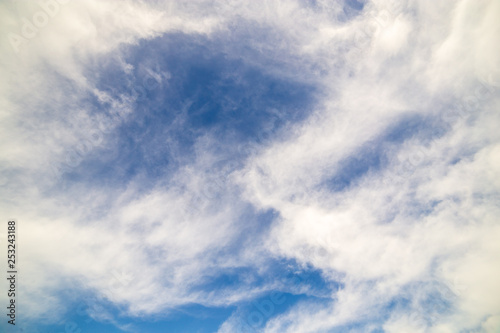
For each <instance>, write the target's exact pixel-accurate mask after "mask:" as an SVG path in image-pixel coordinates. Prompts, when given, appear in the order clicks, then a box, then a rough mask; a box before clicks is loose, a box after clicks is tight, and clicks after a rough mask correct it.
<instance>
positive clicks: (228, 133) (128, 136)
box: [69, 34, 315, 184]
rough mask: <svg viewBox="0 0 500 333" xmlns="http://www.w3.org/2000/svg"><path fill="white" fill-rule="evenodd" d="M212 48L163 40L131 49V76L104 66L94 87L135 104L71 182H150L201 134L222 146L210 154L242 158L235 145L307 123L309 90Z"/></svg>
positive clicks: (178, 161) (183, 156) (186, 157)
mask: <svg viewBox="0 0 500 333" xmlns="http://www.w3.org/2000/svg"><path fill="white" fill-rule="evenodd" d="M210 43H211V42H210V41H209V40H206V39H203V38H201V37H191V36H184V35H178V34H174V35H167V36H163V37H161V38H157V39H154V40H152V41H147V42H142V43H140V44H139V45H138V46H134V47H131V48H130V49H128V50H127V52H126V54H127V56H126V57H125V58H124V61H125V62H127V63H128V64H130V65H131V66H133V70H131V71H130V72H129V73H125V72H124V70H123V68H122V67H121V66H118V65H117V64H115V63H113V62H105V63H104V64H102V65H101V66H102V68H100V69H99V73H100V74H99V76H98V77H96V80H97V81H98V84H97V86H98V87H99V89H101V90H102V91H105V92H106V93H108V94H109V95H110V96H112V97H113V98H115V99H120V98H121V96H127V95H128V96H130V97H136V98H138V99H137V100H136V103H135V104H134V105H133V112H132V113H131V114H130V115H129V116H128V117H126V118H123V119H122V120H123V121H120V122H118V124H117V125H118V127H117V129H116V131H115V132H114V133H113V135H112V137H110V138H107V140H108V141H109V142H111V143H112V145H113V147H110V148H109V150H107V151H106V152H101V153H99V154H95V155H89V156H88V158H87V159H86V160H85V161H84V162H83V163H81V164H80V165H79V166H78V167H76V168H73V169H72V174H71V175H69V177H70V178H69V179H70V180H73V181H82V182H83V181H85V182H90V183H92V182H96V181H97V182H101V179H102V178H106V179H107V182H115V183H117V184H119V183H120V182H124V183H126V182H127V180H129V179H131V178H133V177H134V176H136V175H137V174H139V173H141V172H143V173H144V172H145V173H146V174H147V176H148V178H149V179H150V180H154V179H158V178H159V177H165V175H166V174H167V173H168V172H170V171H173V170H175V168H176V167H178V166H179V165H182V164H184V163H186V162H189V161H192V159H193V158H194V155H193V154H194V151H193V145H194V144H195V142H196V141H197V140H198V139H199V138H200V137H202V136H203V135H206V134H210V135H212V136H213V137H215V138H216V139H217V145H218V146H220V147H223V149H220V147H211V149H213V150H216V149H219V150H221V151H222V152H223V153H224V154H226V155H228V154H229V155H231V154H234V155H233V156H226V158H240V157H244V156H243V155H244V154H245V152H246V150H245V149H239V150H237V149H235V147H236V146H240V147H241V146H242V145H243V146H244V145H246V144H248V143H254V144H261V143H262V142H264V141H265V140H268V139H270V138H271V137H273V135H275V134H276V133H277V132H278V131H279V130H280V129H282V128H283V127H284V125H286V124H290V123H294V122H298V121H301V120H303V119H304V118H305V117H307V115H308V114H309V113H308V110H311V109H312V105H314V102H315V87H314V86H313V85H311V84H303V83H298V82H293V81H290V80H288V79H284V78H280V77H277V76H275V75H271V74H269V73H266V72H264V71H263V70H262V69H260V68H256V67H252V66H249V65H245V64H244V63H243V62H242V61H241V60H238V59H228V58H227V57H226V56H225V55H224V54H222V53H220V52H217V50H216V46H214V45H210ZM207 45H208V46H207ZM151 73H153V74H151ZM165 73H168V74H165ZM162 75H163V78H159V77H160V76H162ZM155 81H156V83H155ZM148 82H149V83H148ZM137 87H139V88H137ZM87 102H88V103H89V104H90V105H92V108H93V109H94V111H95V110H98V109H100V112H101V113H102V114H107V113H109V110H110V106H109V105H108V104H107V103H104V104H101V103H100V102H98V101H97V100H96V99H95V98H93V97H89V100H88V101H87ZM97 112H99V111H97Z"/></svg>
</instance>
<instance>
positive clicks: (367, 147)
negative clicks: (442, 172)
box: [322, 113, 449, 191]
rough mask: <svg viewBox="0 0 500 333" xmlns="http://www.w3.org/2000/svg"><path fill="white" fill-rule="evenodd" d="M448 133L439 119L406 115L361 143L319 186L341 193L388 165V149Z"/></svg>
mask: <svg viewBox="0 0 500 333" xmlns="http://www.w3.org/2000/svg"><path fill="white" fill-rule="evenodd" d="M448 130H449V128H448V127H446V126H445V124H444V123H443V121H442V120H441V119H439V118H436V117H432V116H424V115H421V114H417V113H407V114H405V115H403V116H401V117H400V118H399V119H398V120H396V121H395V122H394V124H393V125H391V126H389V127H388V128H387V129H386V130H385V131H384V132H383V133H381V134H380V135H379V136H378V137H377V138H375V139H374V140H371V141H367V142H365V143H364V144H363V145H362V146H360V147H359V148H358V149H357V150H355V152H354V153H353V154H352V155H350V156H348V157H347V158H345V159H343V160H342V161H340V163H339V167H338V169H337V170H335V174H334V175H333V176H332V177H330V178H329V179H327V180H326V181H325V182H324V183H323V184H322V186H326V188H328V189H330V190H332V191H343V190H345V189H347V188H349V187H350V186H352V185H353V184H355V183H356V181H359V180H361V179H362V178H363V177H364V176H366V175H367V174H369V173H370V172H378V171H380V170H382V169H383V168H385V167H386V166H387V163H388V157H387V155H388V154H389V153H391V152H392V151H393V149H391V146H396V147H400V146H401V145H402V144H403V143H404V142H405V141H407V140H417V141H418V142H420V143H421V144H422V145H423V147H425V146H426V145H429V144H430V142H431V141H433V140H436V139H439V138H440V137H441V136H442V135H444V134H445V133H446V131H448Z"/></svg>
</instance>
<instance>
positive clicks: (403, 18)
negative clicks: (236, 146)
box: [0, 0, 500, 333]
mask: <svg viewBox="0 0 500 333" xmlns="http://www.w3.org/2000/svg"><path fill="white" fill-rule="evenodd" d="M117 4H118V3H114V2H101V1H86V2H69V3H67V4H64V5H63V4H61V5H60V7H59V11H58V13H57V14H54V16H53V17H50V20H49V21H48V23H47V24H46V25H44V26H43V27H41V28H40V29H38V31H37V32H36V33H34V34H35V35H36V36H34V37H32V38H31V37H29V38H28V37H23V38H25V39H26V41H24V42H23V44H22V45H19V46H18V48H19V50H18V51H19V52H15V49H16V48H17V46H15V45H14V46H13V44H12V43H13V42H12V39H11V40H10V41H9V39H8V38H2V42H1V44H0V50H1V51H2V57H3V58H2V60H3V61H2V63H3V64H2V67H1V68H0V75H1V76H2V77H3V78H7V79H4V80H2V81H0V88H1V89H2V93H1V95H0V103H1V104H0V105H1V106H2V107H1V110H2V111H0V112H1V113H0V117H1V118H2V125H1V131H0V132H1V133H2V134H1V135H2V138H1V140H0V142H1V144H0V145H1V149H2V156H1V159H0V165H1V167H2V173H4V174H5V175H6V176H4V179H2V181H1V182H0V183H1V185H3V186H4V189H5V191H3V192H2V196H1V198H2V199H1V208H2V211H4V213H5V214H6V215H7V216H16V217H17V218H18V219H19V221H20V223H21V227H22V229H21V230H22V234H21V237H20V241H21V242H22V243H21V244H22V248H23V250H22V251H23V252H22V253H23V258H25V259H23V260H24V261H23V269H24V274H25V276H26V280H25V281H26V285H25V287H24V288H26V295H27V296H26V299H28V295H29V299H31V300H32V301H31V302H29V303H27V305H26V306H27V315H29V316H31V317H35V318H39V317H42V316H44V315H46V314H47V313H53V314H55V316H56V317H57V316H58V315H61V312H59V311H60V309H61V308H62V307H63V302H62V300H60V299H58V298H57V297H55V296H53V295H54V294H55V293H56V291H57V289H58V288H60V287H61V286H66V287H68V288H69V287H72V286H74V285H75V284H76V283H82V284H83V286H84V287H85V288H88V289H90V290H93V291H95V293H96V294H97V295H100V296H105V297H107V298H108V299H109V300H110V301H112V302H114V303H116V304H125V305H127V306H128V309H129V311H130V314H133V315H138V314H142V313H148V314H151V313H157V312H158V311H161V310H165V309H169V308H171V307H175V306H178V305H182V304H187V303H190V302H199V303H203V304H206V305H227V304H234V303H237V302H239V301H241V300H243V299H250V298H252V297H254V296H255V295H258V294H259V293H261V292H263V291H265V290H268V289H270V288H271V287H272V286H269V285H265V286H261V287H259V288H254V289H252V288H251V287H250V286H249V285H244V286H243V287H241V289H228V290H226V292H225V293H220V294H217V293H210V292H207V291H203V290H202V291H193V290H196V288H197V287H199V286H200V285H202V284H203V283H204V282H206V281H208V279H203V278H200V277H210V276H211V275H213V274H215V272H216V271H218V270H219V269H224V268H227V267H235V266H238V265H254V264H256V263H258V262H259V260H260V262H262V261H265V258H264V259H262V258H258V257H259V256H261V255H264V256H272V257H278V258H281V257H286V258H294V259H297V260H298V261H299V262H301V263H309V264H311V265H313V266H314V267H315V268H318V269H320V270H321V272H322V274H323V277H324V278H325V279H327V280H332V281H340V282H342V283H343V285H344V287H343V289H341V290H339V291H335V292H333V293H332V295H331V299H332V302H331V303H328V305H314V304H311V303H308V302H304V303H299V304H298V305H297V306H296V307H293V308H292V309H291V310H290V311H289V312H287V313H285V314H282V315H280V316H277V317H274V318H272V319H271V320H270V321H269V322H268V323H267V326H266V328H265V331H266V332H299V333H300V332H321V331H327V330H328V329H329V328H331V327H334V326H336V325H346V324H349V323H352V322H354V321H356V320H360V319H361V320H364V319H366V320H372V319H376V318H377V316H378V315H379V314H380V313H381V312H383V311H384V308H385V307H386V306H387V304H388V302H389V301H390V300H391V299H393V298H396V297H398V296H401V295H403V296H404V297H409V298H411V299H412V300H413V303H412V304H411V305H410V310H409V311H410V312H408V311H407V309H403V310H400V311H399V310H398V311H394V312H393V313H392V314H391V315H390V317H389V319H388V321H387V322H386V323H385V324H384V329H386V330H387V331H388V332H391V331H394V332H401V331H403V330H405V331H408V332H410V331H411V330H413V331H415V332H421V331H423V330H424V329H425V326H426V325H430V324H429V322H428V321H426V320H425V318H424V319H422V318H423V316H426V315H428V313H427V312H425V310H424V309H423V307H424V306H423V305H422V304H421V303H419V300H421V299H423V298H424V297H425V296H426V295H427V293H428V292H429V290H428V289H426V287H420V286H426V285H428V284H437V285H438V287H437V290H438V293H442V294H444V293H445V292H446V291H447V290H451V291H452V295H454V296H453V297H452V298H451V302H452V310H451V312H450V313H447V314H446V315H442V314H440V315H439V316H438V317H437V318H436V319H435V321H434V322H432V325H431V326H433V327H430V328H429V330H430V331H432V332H447V331H450V332H455V331H459V330H462V329H470V330H473V329H477V328H478V327H482V328H481V329H482V330H483V331H485V332H494V330H495V329H497V328H498V323H499V320H498V312H499V311H500V304H499V302H498V298H496V297H495V295H498V294H499V292H500V290H498V289H499V283H498V279H497V278H495V277H498V275H499V272H498V268H497V267H500V265H499V264H500V263H499V261H500V258H499V256H498V253H500V252H499V251H498V250H499V248H498V245H497V243H498V242H497V241H496V240H497V239H498V237H499V236H500V235H499V233H500V229H499V227H498V218H497V216H498V213H499V211H498V189H499V186H500V184H499V182H498V179H500V177H499V176H500V175H499V174H498V171H497V170H500V165H499V164H500V161H499V156H500V148H499V142H500V141H499V137H498V134H497V132H498V131H497V130H496V124H498V121H499V119H498V115H497V113H498V112H497V110H498V108H499V101H498V90H497V89H498V82H500V80H499V79H500V78H499V76H500V73H499V71H498V60H497V58H498V56H497V55H498V54H499V52H498V51H499V50H498V43H496V36H497V35H498V32H499V28H500V25H499V24H498V19H497V18H498V11H499V8H500V7H499V4H498V2H495V1H472V0H471V1H460V2H455V1H446V2H439V3H430V2H421V3H415V2H408V3H399V2H395V1H388V2H383V1H374V2H367V3H366V4H365V9H364V10H363V11H362V12H360V13H359V15H357V16H353V17H351V18H349V19H346V18H345V17H342V15H343V8H342V6H341V5H340V4H338V3H334V4H327V3H326V2H318V5H317V7H316V8H313V7H311V6H309V7H308V6H306V5H304V4H302V3H298V2H293V1H290V2H288V1H287V2H284V1H280V2H267V5H266V6H265V9H264V11H262V9H261V5H260V4H257V3H256V2H234V3H225V2H216V3H215V4H214V3H212V2H201V1H200V2H185V3H182V4H179V3H176V2H172V3H167V4H165V5H160V4H154V5H146V4H142V3H133V2H123V3H122V2H120V4H119V5H117ZM41 11H42V9H41V8H40V7H39V6H38V5H37V4H35V3H28V2H16V3H13V2H12V3H4V4H2V5H1V7H0V17H1V18H2V19H1V20H0V21H1V22H2V23H1V24H2V27H1V30H2V31H5V32H7V33H9V32H12V33H15V34H18V35H20V36H22V29H23V22H24V21H23V18H27V20H31V21H33V16H34V15H35V14H37V13H39V12H41ZM242 22H243V23H242ZM239 23H240V24H239ZM245 29H249V30H250V31H244V30H245ZM263 30H264V31H265V32H266V33H263V32H262V31H263ZM166 32H182V33H185V34H205V35H206V36H208V37H210V38H214V39H216V38H220V39H221V40H224V38H228V40H230V41H232V42H231V43H227V44H228V45H224V44H223V43H222V46H221V48H223V50H224V52H226V53H227V54H228V56H229V57H232V58H241V59H243V60H244V61H245V62H248V63H252V64H254V65H258V66H260V67H261V68H264V69H266V70H269V71H271V72H272V73H273V74H274V75H282V76H284V77H287V78H290V79H294V80H301V81H307V82H315V83H316V84H321V87H322V88H323V90H322V92H321V93H322V95H321V96H322V97H323V98H324V99H323V100H322V101H321V103H320V105H319V106H318V108H317V110H314V112H312V115H311V116H310V117H309V118H308V119H307V120H306V121H305V122H303V123H300V124H297V125H294V126H290V127H289V128H287V130H288V133H284V134H283V135H282V136H281V137H280V138H278V139H277V140H276V141H275V142H273V143H272V144H270V145H269V146H268V147H264V149H262V151H260V152H259V153H258V154H256V156H252V157H251V158H250V159H249V160H248V162H247V164H246V166H245V167H244V169H243V170H242V171H241V172H239V173H234V174H232V173H231V170H229V171H228V170H223V171H219V172H215V173H214V171H213V169H214V165H215V162H216V160H217V157H215V155H217V154H216V153H215V152H211V151H209V152H206V153H202V152H203V151H204V150H205V149H206V147H210V146H211V142H210V141H209V140H210V139H209V138H203V139H202V140H200V141H199V142H198V143H197V147H196V149H198V152H199V153H198V155H197V160H195V161H194V162H193V163H192V164H190V165H187V166H185V167H184V168H182V169H181V170H180V171H179V172H178V174H176V177H175V178H176V183H173V184H161V185H158V186H157V187H155V188H154V189H152V190H150V191H148V192H146V193H144V192H141V191H140V190H139V185H138V184H136V183H133V182H132V183H131V184H130V186H129V188H128V189H127V190H126V192H125V193H121V191H120V189H108V190H106V191H103V190H99V189H96V188H93V187H91V186H88V187H86V186H82V187H80V188H76V187H69V188H68V189H66V190H65V191H63V190H57V189H54V188H53V187H51V186H52V185H54V181H55V179H54V178H53V175H52V174H51V169H52V168H53V167H54V166H56V169H57V166H58V165H60V164H61V163H63V162H64V161H65V159H68V158H71V157H69V156H68V155H67V154H68V153H67V152H68V151H69V150H70V149H72V148H75V147H77V146H78V145H79V144H81V143H82V142H86V141H85V140H87V141H88V140H89V138H93V139H94V140H95V141H90V142H91V144H92V145H93V146H92V147H91V151H92V149H94V150H98V149H100V148H103V147H106V146H107V145H111V143H110V142H109V141H107V138H108V137H107V136H106V135H108V134H109V133H110V132H111V133H112V132H113V128H114V127H113V126H114V125H113V124H111V125H110V126H109V127H107V129H106V130H105V131H103V130H102V128H103V127H105V126H104V125H102V121H103V119H98V118H97V119H96V118H90V117H89V116H88V115H89V113H90V111H89V110H82V111H80V112H79V114H80V115H81V117H78V118H76V117H74V116H73V114H74V113H75V110H79V108H78V107H79V106H80V104H79V103H80V102H81V97H82V96H84V95H85V94H93V95H94V96H96V98H97V99H98V100H99V101H100V102H101V103H103V104H105V103H109V104H110V105H111V109H120V108H122V109H123V108H125V109H127V108H129V107H130V104H128V103H127V101H128V100H127V98H129V99H130V98H133V97H130V96H123V97H124V98H123V99H122V100H117V99H112V98H111V97H110V96H108V95H106V94H105V93H104V92H103V91H99V90H98V89H97V87H96V86H95V82H94V81H93V79H92V77H89V76H88V73H89V71H90V72H92V69H91V68H92V64H95V63H97V62H99V60H101V59H104V58H108V57H109V58H110V59H115V60H116V61H117V62H118V63H120V66H121V67H123V69H124V71H127V70H128V71H130V70H131V68H130V64H126V63H125V62H124V61H123V59H122V57H121V49H120V47H121V46H122V45H133V44H136V43H138V42H140V41H141V40H143V39H151V38H154V37H157V36H160V35H161V34H163V33H166ZM4 35H5V34H4ZM242 36H243V37H244V38H245V39H244V42H245V43H247V44H245V45H249V48H250V49H251V50H252V51H253V52H255V53H254V54H246V53H245V52H246V51H245V50H244V49H242V48H241V43H240V44H238V43H236V42H235V41H236V40H237V39H238V38H240V37H242ZM4 37H7V36H6V35H5V36H4ZM283 64H284V65H283ZM301 66H307V68H305V70H304V71H299V70H297V71H290V70H289V69H290V68H297V69H300V68H301ZM149 68H150V67H148V66H146V67H145V71H146V72H147V71H148V70H149ZM283 68H287V69H288V73H286V72H285V70H284V69H283ZM152 75H153V76H155V75H157V76H156V77H157V80H159V81H161V80H163V79H164V80H166V81H168V76H169V74H168V73H158V72H153V74H152ZM68 82H70V84H68ZM161 82H163V81H161ZM464 103H465V104H464ZM466 103H469V104H466ZM464 105H465V106H464ZM467 105H470V106H471V107H470V110H472V111H469V110H468V109H459V108H460V107H462V108H463V107H465V108H467V107H468V106H467ZM126 111H127V112H133V110H129V109H127V110H126ZM307 111H311V110H307ZM455 111H456V112H455ZM450 112H452V113H451V114H450ZM453 112H455V113H453ZM409 113H412V114H414V115H418V116H421V117H429V119H434V120H435V124H437V125H436V126H438V127H439V126H441V127H442V131H441V132H443V135H442V136H436V137H433V138H430V137H426V135H425V134H422V133H420V134H417V135H416V136H415V137H413V138H412V139H407V140H406V141H405V142H403V143H392V144H388V145H387V147H388V148H387V149H385V150H384V153H385V154H386V160H384V161H383V162H382V166H381V167H380V169H377V168H373V169H371V170H370V171H369V172H368V173H366V174H365V175H364V176H362V177H360V178H359V179H357V180H356V181H354V182H353V183H352V184H351V186H350V187H348V188H346V189H344V190H343V191H340V192H332V191H331V190H330V189H327V188H326V187H325V186H324V185H325V182H326V181H327V180H329V179H331V178H332V177H333V176H334V175H336V174H337V173H338V172H339V170H340V168H341V166H342V162H343V161H344V160H345V159H347V158H349V157H352V156H355V155H356V154H358V153H359V151H361V148H363V147H366V146H367V145H369V144H371V143H374V142H378V141H380V140H382V137H383V136H384V135H385V134H386V132H387V130H388V129H389V128H391V127H392V126H395V125H396V124H397V123H398V122H399V121H401V119H403V117H404V116H406V115H408V114H409ZM120 121H126V117H124V118H122V119H121V120H120ZM96 129H98V131H97V132H96V133H97V134H96V135H97V137H89V133H91V132H92V131H93V130H96ZM82 149H85V147H82ZM401 170H403V171H401ZM394 174H397V175H399V176H397V177H394ZM47 175H49V176H47ZM214 179H215V181H220V180H221V179H223V181H224V186H219V185H217V186H215V187H214V188H213V191H215V192H220V193H217V196H215V195H214V196H211V195H210V193H213V191H212V190H211V189H210V184H212V185H213V184H214ZM233 181H234V182H236V183H237V184H238V186H240V189H241V190H242V191H243V197H239V194H240V192H239V191H238V189H237V188H235V187H234V186H233V183H232V182H233ZM56 184H57V183H56ZM225 186H227V188H225ZM207 188H208V190H207ZM49 191H52V192H49ZM48 193H50V195H49V194H48ZM200 193H201V196H200V195H199V194H200ZM248 202H250V203H251V204H253V205H254V206H255V207H256V208H257V209H266V208H273V209H275V210H276V211H277V212H279V214H280V218H279V219H277V220H276V221H275V223H274V224H273V225H272V228H271V232H270V233H269V235H267V237H266V239H265V240H260V239H259V240H256V243H258V245H265V248H264V249H262V250H260V252H258V255H257V253H256V251H257V250H255V248H254V247H253V246H249V248H248V249H245V251H243V253H242V254H241V257H240V254H227V253H224V251H225V250H227V248H228V247H230V246H231V245H233V243H234V242H235V240H236V239H237V237H238V235H240V233H241V224H240V221H239V220H238V219H239V218H241V216H240V214H241V212H242V211H244V209H245V207H246V205H247V203H248ZM191 208H194V209H191ZM255 247H257V246H255ZM304 249H315V250H314V251H316V250H319V249H321V250H323V251H324V255H321V256H313V257H311V256H310V255H309V254H308V253H310V252H307V251H305V250H304ZM314 251H313V252H314ZM221 252H222V253H224V254H223V255H221ZM314 253H316V252H314ZM160 258H161V260H160ZM255 269H256V270H258V269H259V268H258V267H256V268H255ZM40 271H41V272H43V273H44V275H42V276H40V275H37V274H38V273H37V272H40ZM55 272H57V276H59V277H60V279H56V280H54V279H53V276H54V275H53V273H55ZM112 272H115V273H116V274H114V273H112ZM122 274H125V275H122ZM129 275H130V276H129ZM35 276H36V278H35ZM116 276H118V278H117V277H116ZM123 276H125V280H124V281H122V280H121V278H120V277H123ZM129 277H130V279H129ZM139 277H140V278H139ZM131 281H132V282H133V283H134V288H133V289H131V288H130V287H129V283H131ZM42 300H45V301H42ZM485 318H486V319H485ZM49 319H50V318H49ZM233 319H234V318H233ZM233 319H230V320H229V321H228V322H226V323H225V324H223V326H222V327H221V330H220V332H226V331H228V330H230V329H231V327H232V326H231V325H232V324H231V323H232V321H231V320H233Z"/></svg>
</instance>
